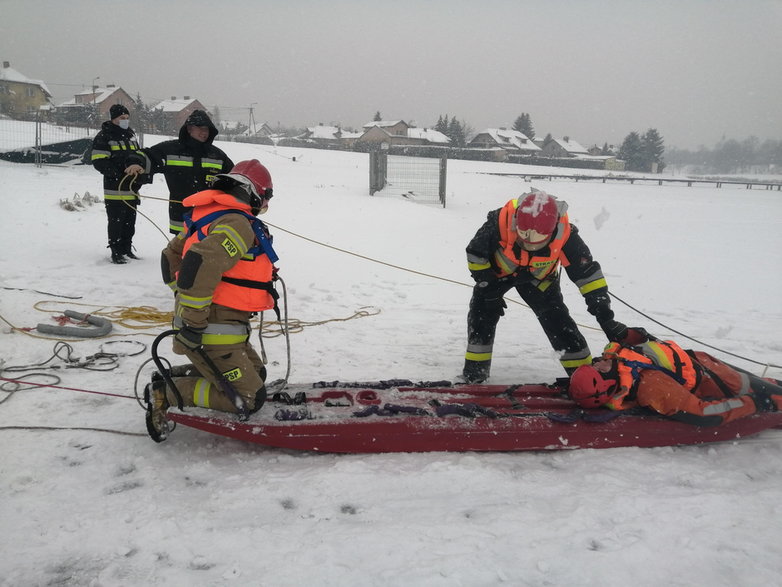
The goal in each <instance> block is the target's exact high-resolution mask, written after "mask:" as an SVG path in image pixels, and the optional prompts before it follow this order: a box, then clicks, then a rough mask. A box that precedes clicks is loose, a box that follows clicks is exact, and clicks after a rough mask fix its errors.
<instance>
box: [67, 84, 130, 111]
mask: <svg viewBox="0 0 782 587" xmlns="http://www.w3.org/2000/svg"><path fill="white" fill-rule="evenodd" d="M118 90H122V88H120V87H119V86H112V87H110V88H95V91H94V92H93V91H92V90H82V91H81V92H77V93H76V94H74V96H73V98H71V99H70V100H66V101H65V102H63V103H62V104H60V107H68V106H77V105H83V104H85V101H84V100H81V101H79V99H78V97H79V96H92V95H93V94H95V98H94V99H93V98H90V99H89V100H87V102H88V103H90V104H93V103H94V104H102V103H103V102H104V101H105V100H108V99H109V98H111V97H112V96H113V95H114V94H115V93H116V92H117V91H118ZM122 91H124V90H122ZM126 93H127V92H126Z"/></svg>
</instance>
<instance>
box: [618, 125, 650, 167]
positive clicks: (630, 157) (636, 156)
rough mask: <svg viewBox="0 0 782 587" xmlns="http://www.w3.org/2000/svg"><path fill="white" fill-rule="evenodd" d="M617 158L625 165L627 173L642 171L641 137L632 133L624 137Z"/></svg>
mask: <svg viewBox="0 0 782 587" xmlns="http://www.w3.org/2000/svg"><path fill="white" fill-rule="evenodd" d="M619 158H620V159H622V160H623V161H625V163H627V169H628V171H643V168H644V153H643V144H642V142H641V136H640V135H639V134H638V133H637V132H635V131H633V132H631V133H630V134H629V135H627V136H626V137H625V140H624V142H622V146H621V147H620V148H619Z"/></svg>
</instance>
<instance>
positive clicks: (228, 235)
mask: <svg viewBox="0 0 782 587" xmlns="http://www.w3.org/2000/svg"><path fill="white" fill-rule="evenodd" d="M184 205H185V206H193V207H194V208H193V215H192V219H193V222H198V221H199V220H200V219H202V218H204V217H206V216H207V215H209V214H213V213H215V212H220V211H224V212H225V213H231V211H236V210H241V211H243V212H247V213H249V212H250V205H249V204H246V203H244V202H239V201H238V200H237V199H236V198H234V197H233V196H231V195H230V194H226V193H225V192H222V191H220V190H205V191H203V192H198V193H196V194H193V195H192V196H189V197H187V198H186V199H185V201H184ZM208 235H211V236H216V235H221V236H222V239H223V240H222V242H221V243H220V245H221V246H222V247H223V248H224V249H225V250H226V251H229V252H230V253H232V254H238V255H240V257H241V258H240V259H239V261H238V262H237V263H236V264H235V265H234V266H233V267H232V268H231V269H229V270H228V271H226V272H224V273H223V274H222V279H221V281H220V282H219V283H218V284H217V286H216V287H215V289H214V293H213V294H212V297H211V299H205V300H202V302H203V304H204V306H208V305H209V304H210V303H215V304H219V305H221V306H226V307H228V308H233V309H236V310H242V311H246V312H261V311H263V310H270V309H273V308H274V306H275V300H274V298H273V296H272V294H271V293H270V291H269V290H270V289H271V281H272V276H273V272H274V265H273V263H272V261H271V259H269V257H268V256H267V255H266V254H263V253H259V254H253V253H250V252H248V250H249V249H250V248H251V247H253V245H254V244H255V243H246V242H244V240H243V239H242V238H241V237H240V236H239V235H238V234H237V232H236V230H234V229H232V228H231V227H230V226H226V225H224V224H221V222H220V217H218V218H217V219H215V220H213V221H212V222H210V223H209V224H205V225H204V226H203V227H201V228H200V230H198V231H195V232H193V233H192V234H190V235H189V236H188V237H187V238H186V240H185V244H184V248H183V251H182V257H183V258H184V257H185V255H186V254H187V251H188V250H189V249H190V247H191V246H192V245H193V244H194V243H196V242H198V241H200V240H203V239H204V238H206V236H208ZM218 238H220V237H218ZM187 305H189V306H191V307H197V300H191V301H189V302H188V304H187Z"/></svg>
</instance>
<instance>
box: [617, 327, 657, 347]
mask: <svg viewBox="0 0 782 587" xmlns="http://www.w3.org/2000/svg"><path fill="white" fill-rule="evenodd" d="M650 340H652V337H650V336H649V333H648V332H646V329H645V328H641V327H640V326H631V327H629V328H628V329H627V334H626V335H625V337H624V338H623V339H622V344H626V345H627V346H636V345H639V344H643V343H645V342H647V341H650Z"/></svg>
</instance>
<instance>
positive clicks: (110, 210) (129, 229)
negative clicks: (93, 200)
mask: <svg viewBox="0 0 782 587" xmlns="http://www.w3.org/2000/svg"><path fill="white" fill-rule="evenodd" d="M104 203H105V204H106V217H107V218H108V220H109V224H108V233H109V248H110V249H111V252H112V253H116V254H120V255H125V254H127V253H130V252H131V247H132V246H133V235H134V234H136V205H137V204H136V201H135V200H106V201H105V202H104Z"/></svg>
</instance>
